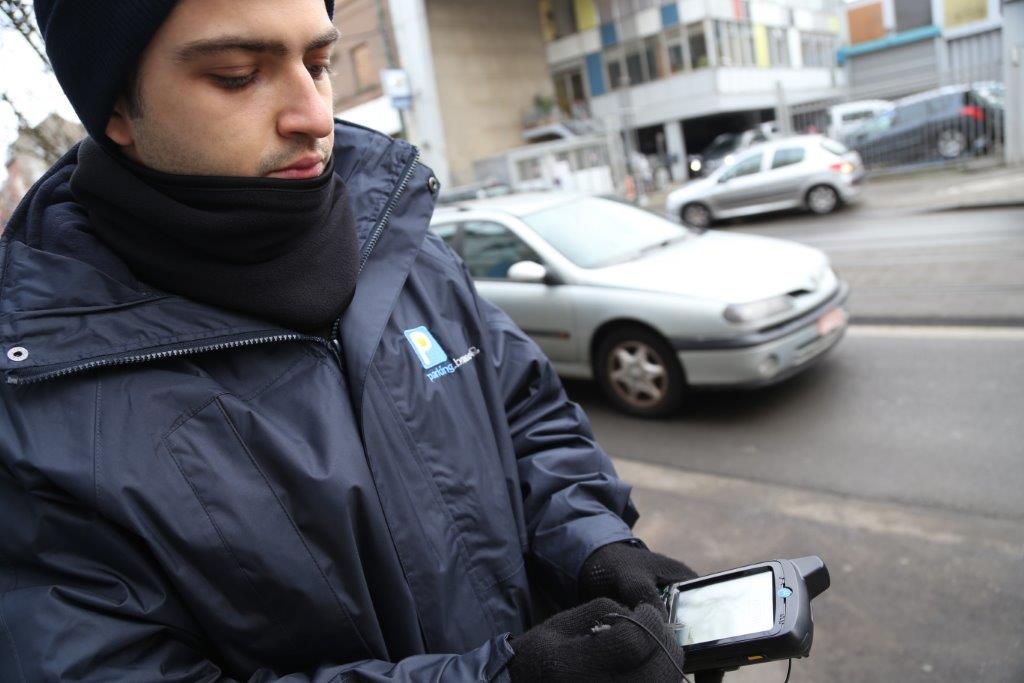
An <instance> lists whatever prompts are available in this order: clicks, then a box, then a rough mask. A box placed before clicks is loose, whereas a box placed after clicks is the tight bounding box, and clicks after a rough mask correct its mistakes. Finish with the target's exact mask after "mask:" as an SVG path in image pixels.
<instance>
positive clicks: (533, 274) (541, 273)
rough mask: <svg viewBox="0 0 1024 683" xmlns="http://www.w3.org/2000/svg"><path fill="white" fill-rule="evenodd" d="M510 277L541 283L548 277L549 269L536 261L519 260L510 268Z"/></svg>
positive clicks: (521, 280)
mask: <svg viewBox="0 0 1024 683" xmlns="http://www.w3.org/2000/svg"><path fill="white" fill-rule="evenodd" d="M508 279H509V280H512V281H513V282H532V283H534V284H540V283H542V282H545V281H546V280H547V279H548V269H547V268H545V267H544V266H542V265H541V264H539V263H537V262H535V261H519V262H517V263H513V264H512V266H511V267H510V268H509V269H508Z"/></svg>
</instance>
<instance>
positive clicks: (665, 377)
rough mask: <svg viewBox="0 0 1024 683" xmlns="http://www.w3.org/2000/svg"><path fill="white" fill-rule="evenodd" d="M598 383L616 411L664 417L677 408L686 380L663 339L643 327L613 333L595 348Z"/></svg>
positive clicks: (641, 415)
mask: <svg viewBox="0 0 1024 683" xmlns="http://www.w3.org/2000/svg"><path fill="white" fill-rule="evenodd" d="M594 369H595V371H596V374H597V380H598V383H599V384H600V385H601V389H602V390H603V391H604V393H605V395H606V396H607V397H608V399H609V400H610V401H611V402H612V403H613V404H615V407H616V408H618V409H619V410H621V411H623V412H625V413H628V414H630V415H636V416H638V417H663V416H665V415H669V414H671V413H673V412H675V411H677V410H678V409H679V406H680V404H681V403H682V400H683V394H684V393H685V389H686V380H685V378H684V377H683V370H682V368H681V367H680V365H679V361H678V359H677V358H676V355H675V353H674V352H673V351H672V349H671V348H670V347H669V345H668V344H667V343H665V340H664V339H662V338H661V337H660V336H659V335H657V334H655V333H654V332H652V331H651V330H648V329H644V328H642V327H624V328H619V329H617V330H614V331H612V332H611V333H610V334H608V335H607V336H606V337H605V338H604V339H603V340H601V343H600V344H599V345H598V347H597V356H596V361H595V368H594Z"/></svg>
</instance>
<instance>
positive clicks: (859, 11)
mask: <svg viewBox="0 0 1024 683" xmlns="http://www.w3.org/2000/svg"><path fill="white" fill-rule="evenodd" d="M1002 24H1003V17H1002V0H858V1H857V2H853V3H850V4H849V5H847V7H846V8H845V11H844V13H843V29H844V30H843V32H844V37H845V39H846V41H845V45H844V46H843V48H842V49H841V50H840V51H839V60H840V63H841V64H842V65H843V68H844V69H845V71H846V74H847V80H848V82H849V87H850V93H849V96H850V98H851V99H870V98H878V97H883V98H893V97H900V96H903V95H908V94H911V93H915V92H919V91H921V90H928V89H930V88H935V87H938V86H940V85H947V84H952V83H961V82H969V81H988V80H1002V50H1003V48H1002Z"/></svg>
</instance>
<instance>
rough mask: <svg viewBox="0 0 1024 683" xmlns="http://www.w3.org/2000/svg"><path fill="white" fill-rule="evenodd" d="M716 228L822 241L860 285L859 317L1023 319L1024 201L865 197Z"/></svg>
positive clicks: (856, 290) (853, 303) (854, 306)
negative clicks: (966, 206)
mask: <svg viewBox="0 0 1024 683" xmlns="http://www.w3.org/2000/svg"><path fill="white" fill-rule="evenodd" d="M936 194H937V195H938V198H941V194H942V188H936ZM938 198H937V199H938ZM716 227H718V228H719V229H722V230H728V231H730V232H749V233H756V234H759V235H767V236H772V237H781V238H785V239H792V240H797V241H800V242H803V243H805V244H809V245H811V246H814V247H818V248H819V249H823V250H824V251H825V252H826V253H828V254H829V256H830V257H831V258H832V262H833V266H834V267H835V269H836V271H837V272H838V273H839V274H840V275H841V276H842V277H844V278H845V279H847V280H848V281H849V282H850V283H851V284H852V285H853V295H852V296H851V299H850V309H851V312H852V313H853V314H854V316H855V317H858V318H860V319H862V320H897V319H902V320H924V321H949V322H979V323H993V322H996V323H1002V322H1013V323H1015V324H1024V206H1018V207H1006V208H993V209H975V210H959V211H944V212H934V213H926V212H921V211H911V210H902V211H894V210H891V209H889V210H880V209H872V208H871V207H870V206H867V205H865V206H853V207H849V208H846V209H842V210H840V211H838V212H836V213H835V214H833V215H831V216H825V217H818V216H812V215H808V214H781V215H775V216H772V217H770V218H767V219H765V218H757V219H744V220H739V221H732V222H728V223H724V224H722V225H719V226H716Z"/></svg>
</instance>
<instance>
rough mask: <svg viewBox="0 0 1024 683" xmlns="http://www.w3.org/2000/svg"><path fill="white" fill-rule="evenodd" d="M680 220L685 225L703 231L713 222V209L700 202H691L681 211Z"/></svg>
mask: <svg viewBox="0 0 1024 683" xmlns="http://www.w3.org/2000/svg"><path fill="white" fill-rule="evenodd" d="M679 219H680V220H681V221H682V222H683V225H688V226H690V227H691V228H697V229H700V230H703V229H704V228H707V227H708V226H710V225H711V221H712V220H713V218H712V216H711V209H709V208H708V207H707V206H706V205H705V204H701V203H700V202H690V203H689V204H687V205H685V206H684V207H683V208H682V209H681V210H680V211H679Z"/></svg>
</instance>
